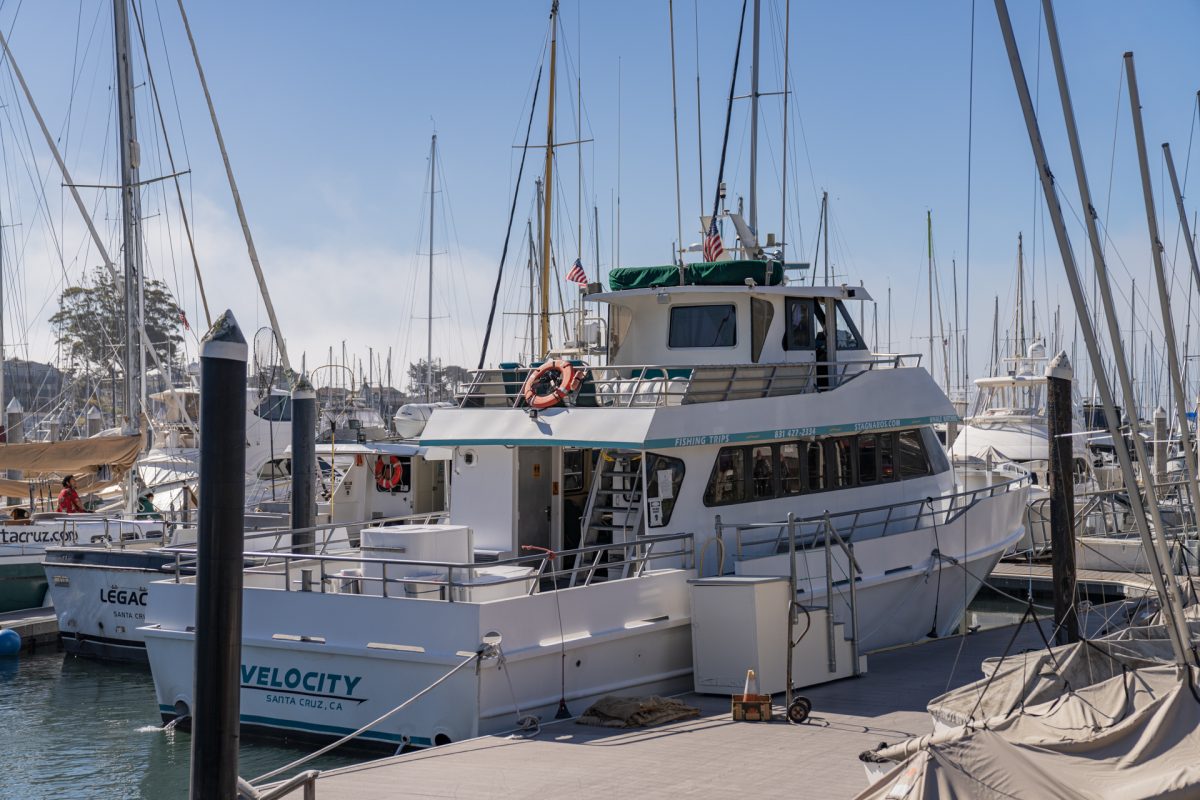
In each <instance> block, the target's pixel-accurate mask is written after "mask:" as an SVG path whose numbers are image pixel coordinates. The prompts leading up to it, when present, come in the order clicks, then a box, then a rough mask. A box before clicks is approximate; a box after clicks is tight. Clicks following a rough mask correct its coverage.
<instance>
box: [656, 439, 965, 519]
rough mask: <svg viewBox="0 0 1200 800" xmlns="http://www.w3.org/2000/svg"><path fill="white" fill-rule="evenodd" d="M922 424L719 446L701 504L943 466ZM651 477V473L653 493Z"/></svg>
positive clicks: (875, 480)
mask: <svg viewBox="0 0 1200 800" xmlns="http://www.w3.org/2000/svg"><path fill="white" fill-rule="evenodd" d="M926 430H927V429H924V430H922V429H913V430H906V431H899V432H890V431H889V432H882V433H861V434H857V435H849V436H834V437H829V438H825V439H818V440H798V441H790V442H779V443H776V444H756V445H740V446H735V447H723V448H721V450H720V451H719V452H718V453H717V459H716V462H715V463H714V464H713V470H712V474H711V475H710V476H709V479H708V487H707V488H706V489H705V491H704V505H706V506H720V505H729V504H731V503H746V502H756V501H762V500H773V499H776V498H782V497H795V496H797V495H802V494H813V493H815V492H823V491H827V490H836V489H849V488H852V487H855V486H870V485H874V484H879V483H887V482H890V481H894V480H903V479H906V478H919V477H924V476H926V475H932V474H935V473H938V472H944V471H946V470H948V469H949V468H950V465H949V461H945V460H944V459H943V461H944V463H943V461H938V460H937V459H936V458H931V457H930V452H929V448H930V446H931V445H930V444H929V443H928V442H926V441H925V438H924V437H923V433H925V431H926ZM659 458H662V457H661V456H660V457H659ZM680 470H682V465H681V466H680ZM653 480H654V476H652V477H651V481H652V483H651V487H652V488H651V489H650V492H649V494H648V496H649V497H651V498H652V497H654V492H655V489H654V488H653V487H654V486H655V484H654V483H653ZM659 480H662V478H659ZM680 480H682V475H680ZM677 490H678V487H676V489H675V491H677Z"/></svg>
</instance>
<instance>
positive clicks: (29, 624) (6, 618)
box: [0, 608, 58, 652]
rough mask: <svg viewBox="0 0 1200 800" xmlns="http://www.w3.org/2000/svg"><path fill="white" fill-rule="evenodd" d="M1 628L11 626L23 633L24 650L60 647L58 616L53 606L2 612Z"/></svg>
mask: <svg viewBox="0 0 1200 800" xmlns="http://www.w3.org/2000/svg"><path fill="white" fill-rule="evenodd" d="M0 628H11V629H12V630H14V631H16V632H17V633H19V634H21V650H22V651H30V652H32V651H34V650H44V649H46V648H57V647H58V617H56V616H55V615H54V609H53V608H27V609H24V610H22V611H9V612H7V613H5V614H0Z"/></svg>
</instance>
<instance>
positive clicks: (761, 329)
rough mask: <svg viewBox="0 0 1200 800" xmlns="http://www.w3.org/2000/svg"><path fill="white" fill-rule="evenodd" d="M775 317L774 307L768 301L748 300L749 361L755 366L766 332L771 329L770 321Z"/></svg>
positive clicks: (765, 338) (753, 298) (765, 339)
mask: <svg viewBox="0 0 1200 800" xmlns="http://www.w3.org/2000/svg"><path fill="white" fill-rule="evenodd" d="M774 317H775V306H774V305H773V304H772V303H771V301H769V300H759V299H758V298H757V297H752V298H750V360H751V361H752V362H753V363H755V364H757V363H758V357H759V356H761V355H762V349H763V344H764V343H765V342H766V341H767V331H768V330H770V328H771V320H772V319H773V318H774Z"/></svg>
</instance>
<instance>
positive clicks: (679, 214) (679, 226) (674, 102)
mask: <svg viewBox="0 0 1200 800" xmlns="http://www.w3.org/2000/svg"><path fill="white" fill-rule="evenodd" d="M667 18H668V20H669V22H670V27H671V123H672V124H673V125H674V127H675V259H674V260H675V263H677V264H679V270H680V273H679V283H680V285H682V284H683V198H682V197H681V195H680V188H679V101H678V99H677V96H676V94H675V2H674V0H667ZM579 138H580V139H582V138H583V133H582V132H581V133H580V134H579ZM580 152H583V148H582V146H581V147H580ZM580 247H583V245H582V243H581V244H580Z"/></svg>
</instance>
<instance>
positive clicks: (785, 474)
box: [779, 443, 800, 494]
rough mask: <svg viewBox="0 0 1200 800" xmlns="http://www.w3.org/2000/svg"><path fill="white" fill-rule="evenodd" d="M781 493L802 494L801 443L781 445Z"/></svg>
mask: <svg viewBox="0 0 1200 800" xmlns="http://www.w3.org/2000/svg"><path fill="white" fill-rule="evenodd" d="M779 493H780V494H800V445H798V444H794V443H793V444H781V445H779Z"/></svg>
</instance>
